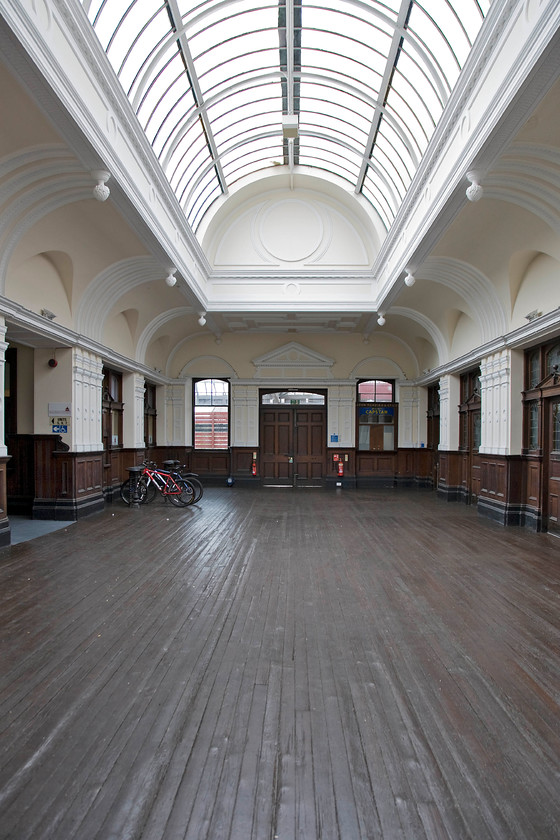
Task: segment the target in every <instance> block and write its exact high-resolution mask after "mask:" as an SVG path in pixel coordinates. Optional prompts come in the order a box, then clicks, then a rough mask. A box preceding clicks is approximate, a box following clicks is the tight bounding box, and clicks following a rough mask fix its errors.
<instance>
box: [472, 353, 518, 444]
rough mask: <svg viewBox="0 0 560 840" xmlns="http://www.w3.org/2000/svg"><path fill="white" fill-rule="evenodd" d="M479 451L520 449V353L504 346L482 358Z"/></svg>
mask: <svg viewBox="0 0 560 840" xmlns="http://www.w3.org/2000/svg"><path fill="white" fill-rule="evenodd" d="M480 386H481V395H480V398H481V442H480V452H483V453H486V454H491V455H513V454H519V453H520V452H521V443H522V439H521V438H522V436H521V419H520V418H521V415H522V412H521V397H520V392H521V389H522V387H523V355H522V354H521V353H520V352H518V351H515V350H509V349H504V350H500V351H499V352H498V353H493V354H492V355H491V356H487V357H486V358H485V359H482V361H481V363H480Z"/></svg>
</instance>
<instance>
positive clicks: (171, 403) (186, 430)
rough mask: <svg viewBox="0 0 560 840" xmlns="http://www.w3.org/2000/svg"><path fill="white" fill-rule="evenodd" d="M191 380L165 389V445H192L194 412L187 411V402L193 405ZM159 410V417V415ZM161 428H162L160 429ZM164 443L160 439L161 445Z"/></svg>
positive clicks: (176, 383)
mask: <svg viewBox="0 0 560 840" xmlns="http://www.w3.org/2000/svg"><path fill="white" fill-rule="evenodd" d="M190 391H191V380H190V379H188V380H186V381H185V382H175V383H173V384H172V385H166V387H165V404H164V415H165V416H164V420H165V426H164V428H165V437H164V440H165V444H166V445H167V446H189V445H190V444H191V443H192V411H191V409H190V407H189V410H188V411H187V400H188V403H189V406H190V403H191V396H190ZM159 410H160V409H159V408H158V415H159ZM160 428H161V427H160ZM163 442H164V441H163V440H162V439H161V438H159V437H158V443H159V444H160V445H161V444H162V443H163Z"/></svg>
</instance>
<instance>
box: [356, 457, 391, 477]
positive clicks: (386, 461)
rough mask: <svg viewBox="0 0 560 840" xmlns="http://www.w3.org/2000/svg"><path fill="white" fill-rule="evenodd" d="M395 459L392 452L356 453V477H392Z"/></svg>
mask: <svg viewBox="0 0 560 840" xmlns="http://www.w3.org/2000/svg"><path fill="white" fill-rule="evenodd" d="M396 462H397V458H396V455H395V454H394V453H393V452H357V453H356V473H357V475H358V477H366V476H382V477H387V476H394V475H395V473H396Z"/></svg>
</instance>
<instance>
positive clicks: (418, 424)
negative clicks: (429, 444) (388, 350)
mask: <svg viewBox="0 0 560 840" xmlns="http://www.w3.org/2000/svg"><path fill="white" fill-rule="evenodd" d="M397 400H398V403H399V441H398V446H399V448H421V447H422V446H425V445H426V437H427V422H428V421H427V414H426V412H427V410H428V391H427V389H426V388H421V387H418V386H417V385H411V384H409V383H408V382H399V383H398V389H397Z"/></svg>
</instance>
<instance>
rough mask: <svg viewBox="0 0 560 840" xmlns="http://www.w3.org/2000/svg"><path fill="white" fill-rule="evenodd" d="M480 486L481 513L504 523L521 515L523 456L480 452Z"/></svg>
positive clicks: (508, 522)
mask: <svg viewBox="0 0 560 840" xmlns="http://www.w3.org/2000/svg"><path fill="white" fill-rule="evenodd" d="M478 458H479V462H480V476H481V486H480V493H479V497H478V512H479V513H480V514H482V515H483V516H487V517H489V518H490V519H493V520H494V521H496V522H500V523H501V524H503V525H519V524H520V523H521V518H522V483H523V482H522V459H521V456H505V455H486V454H479V456H478Z"/></svg>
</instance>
